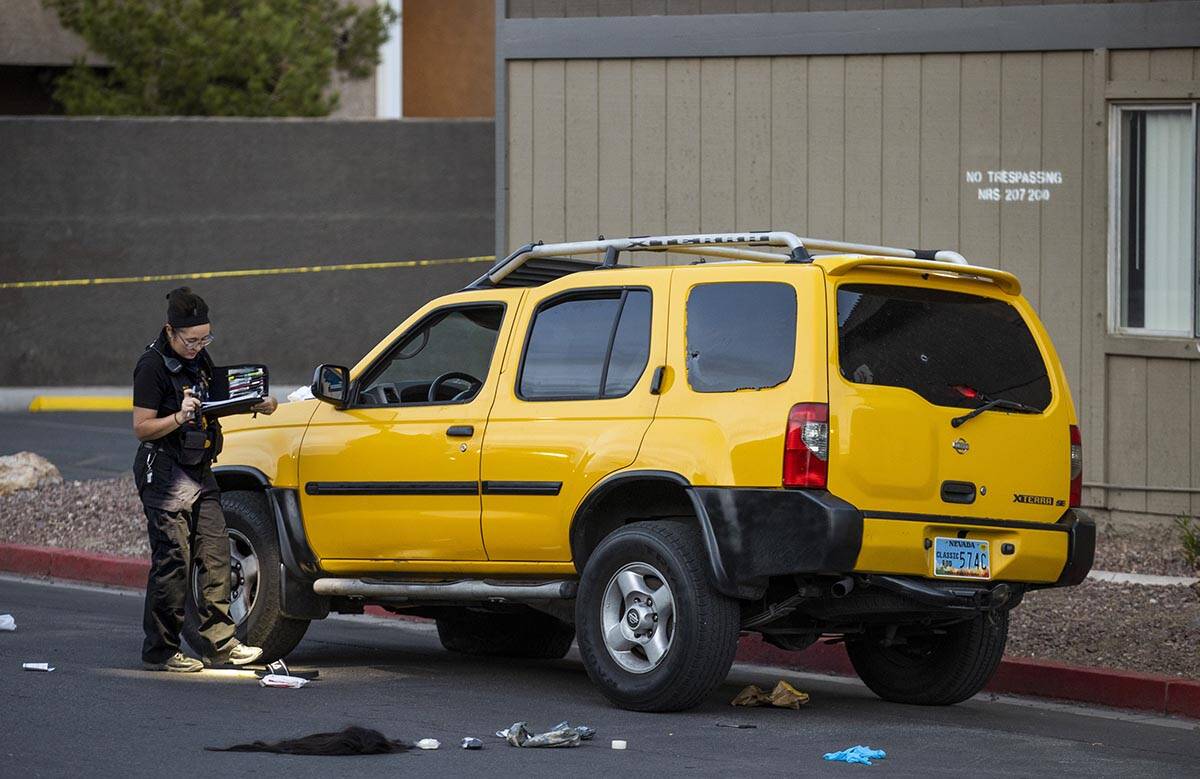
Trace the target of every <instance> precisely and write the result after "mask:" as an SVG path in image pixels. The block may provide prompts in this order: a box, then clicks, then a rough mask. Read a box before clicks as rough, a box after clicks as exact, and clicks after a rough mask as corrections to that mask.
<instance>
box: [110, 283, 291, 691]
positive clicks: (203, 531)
mask: <svg viewBox="0 0 1200 779" xmlns="http://www.w3.org/2000/svg"><path fill="white" fill-rule="evenodd" d="M167 300H168V304H167V323H166V325H165V326H164V327H163V329H162V331H161V332H160V333H159V334H158V337H157V338H156V339H155V340H154V342H153V343H151V344H150V345H149V346H147V347H146V350H145V352H143V353H142V356H141V358H140V359H139V360H138V362H137V367H136V368H134V372H133V432H134V435H136V436H137V438H138V440H139V441H140V442H141V444H140V445H139V446H138V450H137V455H136V457H135V458H134V464H133V474H134V482H135V483H136V485H137V489H138V495H139V496H140V497H141V500H142V507H143V509H144V511H145V512H146V520H147V530H148V532H149V535H150V577H149V580H148V582H147V584H146V607H145V611H144V613H143V619H142V624H143V627H144V629H145V632H146V640H145V642H144V643H143V644H142V662H143V665H144V666H145V667H146V668H147V669H149V670H155V671H173V672H180V673H189V672H194V671H199V670H201V669H202V668H203V667H204V664H209V665H220V664H226V663H230V664H233V665H245V664H247V663H252V662H254V661H255V660H257V659H258V658H259V656H260V655H261V654H262V650H261V649H259V648H258V647H252V646H246V645H244V644H242V643H240V642H239V641H238V640H237V638H236V637H235V635H234V629H235V625H234V622H233V619H232V618H231V617H230V615H229V589H230V584H229V537H228V535H227V533H226V529H225V515H224V514H223V513H222V511H221V502H220V494H221V493H220V489H219V488H218V487H217V482H216V480H215V479H214V478H213V474H212V462H213V460H214V459H215V458H216V456H217V455H218V454H219V453H220V451H221V425H220V422H218V421H217V419H216V417H215V416H211V417H210V415H206V414H203V413H201V405H202V403H203V402H204V401H205V400H206V399H207V397H208V390H209V387H210V385H211V384H212V382H213V379H214V366H213V361H212V358H210V357H209V355H208V352H207V350H206V349H205V347H206V346H208V344H210V343H212V341H213V335H212V326H211V324H210V323H209V319H208V305H207V304H206V303H205V302H204V300H203V299H202V298H201V297H200V296H199V295H196V294H195V293H193V292H192V291H191V290H190V289H188V288H187V287H180V288H179V289H176V290H173V291H172V292H171V293H170V294H168V295H167ZM276 406H277V404H276V402H275V399H274V398H272V397H270V396H267V397H266V398H264V399H263V400H262V401H261V402H260V403H258V404H257V405H255V406H253V407H252V408H251V409H250V410H251V411H254V412H258V413H263V414H270V413H272V412H274V411H275V408H276ZM193 569H195V572H196V580H197V582H198V583H199V588H198V589H199V592H198V593H197V598H196V600H197V602H196V609H197V613H198V617H199V625H198V630H199V634H200V638H201V643H202V644H204V646H203V647H197V649H199V650H200V651H201V653H202V654H203V656H204V663H201V662H200V661H199V660H197V659H195V658H192V657H188V656H187V655H185V654H183V652H181V651H180V632H181V631H182V629H183V621H184V604H185V602H186V599H187V589H188V587H189V586H190V582H191V581H192V571H193Z"/></svg>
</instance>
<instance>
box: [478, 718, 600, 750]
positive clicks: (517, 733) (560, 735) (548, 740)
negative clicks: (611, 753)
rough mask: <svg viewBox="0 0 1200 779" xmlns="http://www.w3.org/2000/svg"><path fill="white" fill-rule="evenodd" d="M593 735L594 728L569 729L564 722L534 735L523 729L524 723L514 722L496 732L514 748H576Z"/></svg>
mask: <svg viewBox="0 0 1200 779" xmlns="http://www.w3.org/2000/svg"><path fill="white" fill-rule="evenodd" d="M595 735H596V729H595V728H590V727H588V726H587V725H577V726H576V727H571V725H570V724H569V723H568V722H567V721H566V720H563V721H562V722H560V723H558V724H557V725H555V726H554V727H552V728H550V730H548V731H546V732H545V733H538V734H536V735H535V734H534V733H532V732H531V731H530V730H529V728H527V727H525V723H524V722H514V723H513V724H511V725H509V726H508V727H507V728H505V729H504V730H498V731H496V736H497V737H498V738H502V739H504V740H505V741H507V742H508V743H509V744H511V745H512V746H514V747H577V746H579V743H580V742H581V741H587V740H588V739H590V738H591V737H593V736H595Z"/></svg>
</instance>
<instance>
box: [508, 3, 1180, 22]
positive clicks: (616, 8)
mask: <svg viewBox="0 0 1200 779" xmlns="http://www.w3.org/2000/svg"><path fill="white" fill-rule="evenodd" d="M1111 1H1112V0H508V17H509V18H510V19H525V18H546V17H585V16H630V15H634V16H651V15H666V16H685V15H698V14H733V13H739V14H745V13H786V12H793V11H871V10H880V9H905V8H980V7H984V6H997V5H1062V4H1069V3H1073V4H1079V3H1108V2H1111ZM1134 1H1135V2H1136V1H1140V2H1159V1H1160V0H1134Z"/></svg>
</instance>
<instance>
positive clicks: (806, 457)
mask: <svg viewBox="0 0 1200 779" xmlns="http://www.w3.org/2000/svg"><path fill="white" fill-rule="evenodd" d="M828 476H829V405H828V404H826V403H797V404H796V405H795V406H792V411H791V413H789V414H788V426H787V436H786V437H785V438H784V445H783V486H785V487H809V488H815V489H824V488H825V483H826V480H827V478H828Z"/></svg>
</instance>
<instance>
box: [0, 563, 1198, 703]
mask: <svg viewBox="0 0 1200 779" xmlns="http://www.w3.org/2000/svg"><path fill="white" fill-rule="evenodd" d="M149 569H150V563H149V561H148V560H145V559H142V558H137V557H119V556H116V555H106V554H95V553H92V552H81V551H77V550H74V549H59V548H55V547H45V546H26V545H22V544H0V571H9V572H12V573H19V574H25V575H28V576H42V577H53V578H58V579H72V580H76V581H86V582H97V583H100V584H111V585H116V586H121V587H134V588H143V587H145V586H146V575H147V573H148V572H149ZM366 612H367V613H368V614H374V615H377V616H386V617H398V616H399V617H400V618H401V619H408V620H412V621H427V620H418V618H414V617H407V616H403V615H396V614H392V613H391V612H389V611H386V610H384V609H381V608H378V607H373V606H368V607H367V609H366ZM736 660H737V661H738V662H741V663H751V664H757V665H772V666H778V667H781V668H790V669H795V670H798V671H816V672H820V673H829V674H835V675H838V676H853V675H854V668H853V667H852V666H851V665H850V659H849V658H848V657H847V656H846V650H845V647H844V646H842V645H841V644H822V643H817V644H814V645H812V646H811V647H809V648H808V649H805V650H804V651H803V652H789V651H786V650H783V649H778V648H776V647H773V646H771V645H770V644H767V643H764V642H763V640H762V637H761V636H759V635H757V634H755V635H748V636H743V637H742V639H741V640H740V641H739V642H738V652H737V657H736ZM987 690H988V691H990V692H996V693H1006V694H1012V695H1031V696H1035V697H1039V698H1061V699H1065V700H1069V701H1076V702H1079V703H1094V704H1100V705H1103V706H1115V707H1118V708H1123V709H1142V710H1147V711H1154V712H1158V713H1159V714H1175V715H1181V716H1185V717H1194V718H1198V719H1200V680H1192V679H1175V678H1171V677H1167V676H1152V675H1150V674H1139V673H1133V672H1131V671H1120V670H1116V669H1112V668H1081V667H1076V666H1071V665H1064V664H1063V663H1055V662H1051V661H1046V660H1030V659H1026V658H1018V657H1006V658H1004V660H1003V661H1001V663H1000V667H999V668H998V669H997V670H996V674H995V676H993V677H992V680H991V682H989V683H988V686H987Z"/></svg>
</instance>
